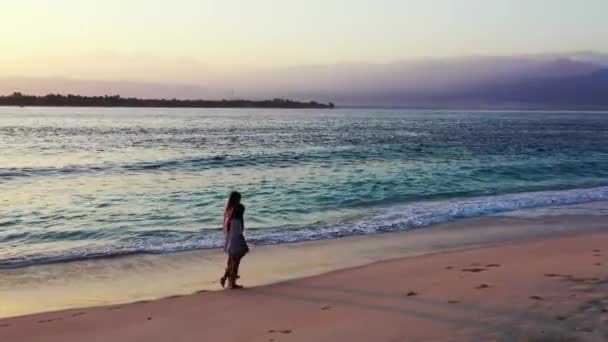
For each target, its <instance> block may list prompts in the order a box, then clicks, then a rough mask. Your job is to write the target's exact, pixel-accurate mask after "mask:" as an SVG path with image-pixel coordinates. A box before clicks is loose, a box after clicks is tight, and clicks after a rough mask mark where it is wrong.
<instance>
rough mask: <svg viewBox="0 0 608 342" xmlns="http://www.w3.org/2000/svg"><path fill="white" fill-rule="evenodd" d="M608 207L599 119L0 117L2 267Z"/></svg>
mask: <svg viewBox="0 0 608 342" xmlns="http://www.w3.org/2000/svg"><path fill="white" fill-rule="evenodd" d="M232 190H238V191H240V192H242V193H243V203H244V204H245V206H246V213H245V219H246V224H245V225H246V230H247V233H246V234H247V237H248V239H249V241H251V243H252V244H253V245H269V244H281V243H289V242H297V241H307V240H321V239H331V238H337V237H344V236H351V235H368V234H378V233H383V232H393V231H407V230H411V229H420V228H423V227H426V226H429V225H433V224H438V223H444V222H451V221H455V220H459V219H463V218H473V217H482V216H491V215H496V214H501V213H509V212H517V211H518V210H521V209H531V208H556V207H557V208H559V206H561V205H572V204H580V203H588V202H594V201H606V200H608V112H537V111H535V112H525V111H432V110H398V109H394V110H393V109H391V110H386V109H333V110H330V109H320V110H317V109H315V110H283V109H263V110H262V109H162V108H158V109H155V108H16V107H0V268H3V269H14V268H20V267H25V266H30V265H37V264H45V263H55V262H66V261H73V260H80V259H90V258H105V257H113V256H118V255H129V254H162V253H173V252H179V251H187V250H197V249H213V248H218V247H219V246H221V245H222V232H221V225H222V215H223V206H224V204H225V201H226V199H227V196H228V194H229V192H230V191H232Z"/></svg>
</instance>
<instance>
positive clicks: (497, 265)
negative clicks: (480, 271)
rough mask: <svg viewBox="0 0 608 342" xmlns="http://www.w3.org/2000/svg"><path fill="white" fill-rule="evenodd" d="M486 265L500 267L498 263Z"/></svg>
mask: <svg viewBox="0 0 608 342" xmlns="http://www.w3.org/2000/svg"><path fill="white" fill-rule="evenodd" d="M486 267H500V264H487V265H486Z"/></svg>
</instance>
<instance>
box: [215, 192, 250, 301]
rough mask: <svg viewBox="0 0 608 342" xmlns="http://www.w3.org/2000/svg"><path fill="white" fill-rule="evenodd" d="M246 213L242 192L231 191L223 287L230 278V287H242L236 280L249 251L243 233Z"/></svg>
mask: <svg viewBox="0 0 608 342" xmlns="http://www.w3.org/2000/svg"><path fill="white" fill-rule="evenodd" d="M244 214H245V206H244V205H242V204H241V194H240V193H239V192H237V191H233V192H232V193H230V197H229V198H228V203H226V209H225V211H224V238H225V240H224V252H226V254H228V263H227V265H226V271H225V272H224V276H223V277H222V279H220V284H221V285H222V287H224V286H226V280H228V287H229V288H231V289H240V288H242V286H240V285H237V284H236V280H237V278H239V275H238V274H239V266H240V264H241V259H242V258H243V257H244V256H245V254H247V253H248V252H249V247H248V246H247V242H246V241H245V236H244V235H243V232H244V230H245V222H244Z"/></svg>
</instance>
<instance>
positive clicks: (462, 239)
mask: <svg viewBox="0 0 608 342" xmlns="http://www.w3.org/2000/svg"><path fill="white" fill-rule="evenodd" d="M588 205H589V204H588ZM588 205H587V206H588ZM593 205H595V206H600V207H604V206H605V205H606V204H605V203H594V204H593ZM575 207H576V206H575ZM574 226H575V227H576V228H573V227H574ZM606 226H608V217H604V216H584V215H560V216H551V215H546V214H543V215H541V216H539V217H530V218H522V217H508V216H494V217H485V218H475V219H464V220H460V221H456V222H451V223H444V224H439V225H434V226H430V227H426V228H422V229H417V230H412V231H407V232H394V233H384V234H378V235H368V236H355V237H346V238H339V239H332V240H323V241H307V242H299V243H293V244H283V245H270V246H257V247H256V246H254V248H253V249H252V253H251V254H250V255H248V256H247V257H246V258H245V260H244V264H243V282H244V285H246V286H262V285H269V284H274V283H280V282H282V281H286V280H293V279H301V278H306V277H310V276H316V275H320V274H326V273H328V272H332V271H336V270H342V269H350V268H352V267H360V266H364V265H369V264H373V263H376V262H382V261H386V260H391V259H398V258H403V257H413V256H420V255H433V254H437V253H439V254H441V253H446V252H454V251H463V250H469V249H472V248H483V247H488V248H494V247H497V246H498V247H500V246H503V245H505V244H508V243H521V242H522V241H523V242H525V241H534V240H539V239H546V238H553V237H560V236H561V237H565V236H570V235H579V234H588V233H593V232H598V231H602V230H603V228H604V227H606ZM313 256H314V257H313ZM224 258H225V256H224V255H223V254H222V253H221V252H219V251H215V250H213V251H210V250H205V251H190V252H181V253H175V254H166V255H137V256H126V257H119V258H112V259H98V260H86V261H79V262H70V263H60V264H49V265H40V266H30V267H27V268H22V269H8V270H0V275H1V276H2V277H3V283H2V284H0V297H3V298H9V299H8V300H3V302H4V305H3V306H2V307H0V318H1V317H15V316H20V315H27V314H36V313H40V312H48V311H55V310H63V309H70V308H75V307H91V306H100V305H116V304H124V303H132V302H138V301H142V300H146V301H147V300H158V299H162V298H165V297H170V296H175V295H187V294H190V293H194V292H196V291H200V290H205V291H212V290H218V289H220V288H219V285H218V284H217V279H216V278H219V276H218V275H219V274H220V273H221V272H222V267H223V264H224ZM277 258H280V259H277ZM74 289H78V291H77V293H74V292H73V291H72V290H74Z"/></svg>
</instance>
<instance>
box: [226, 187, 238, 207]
mask: <svg viewBox="0 0 608 342" xmlns="http://www.w3.org/2000/svg"><path fill="white" fill-rule="evenodd" d="M239 204H241V193H240V192H238V191H233V192H231V193H230V196H229V197H228V202H227V203H226V210H233V209H234V208H236V206H237V205H239Z"/></svg>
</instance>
